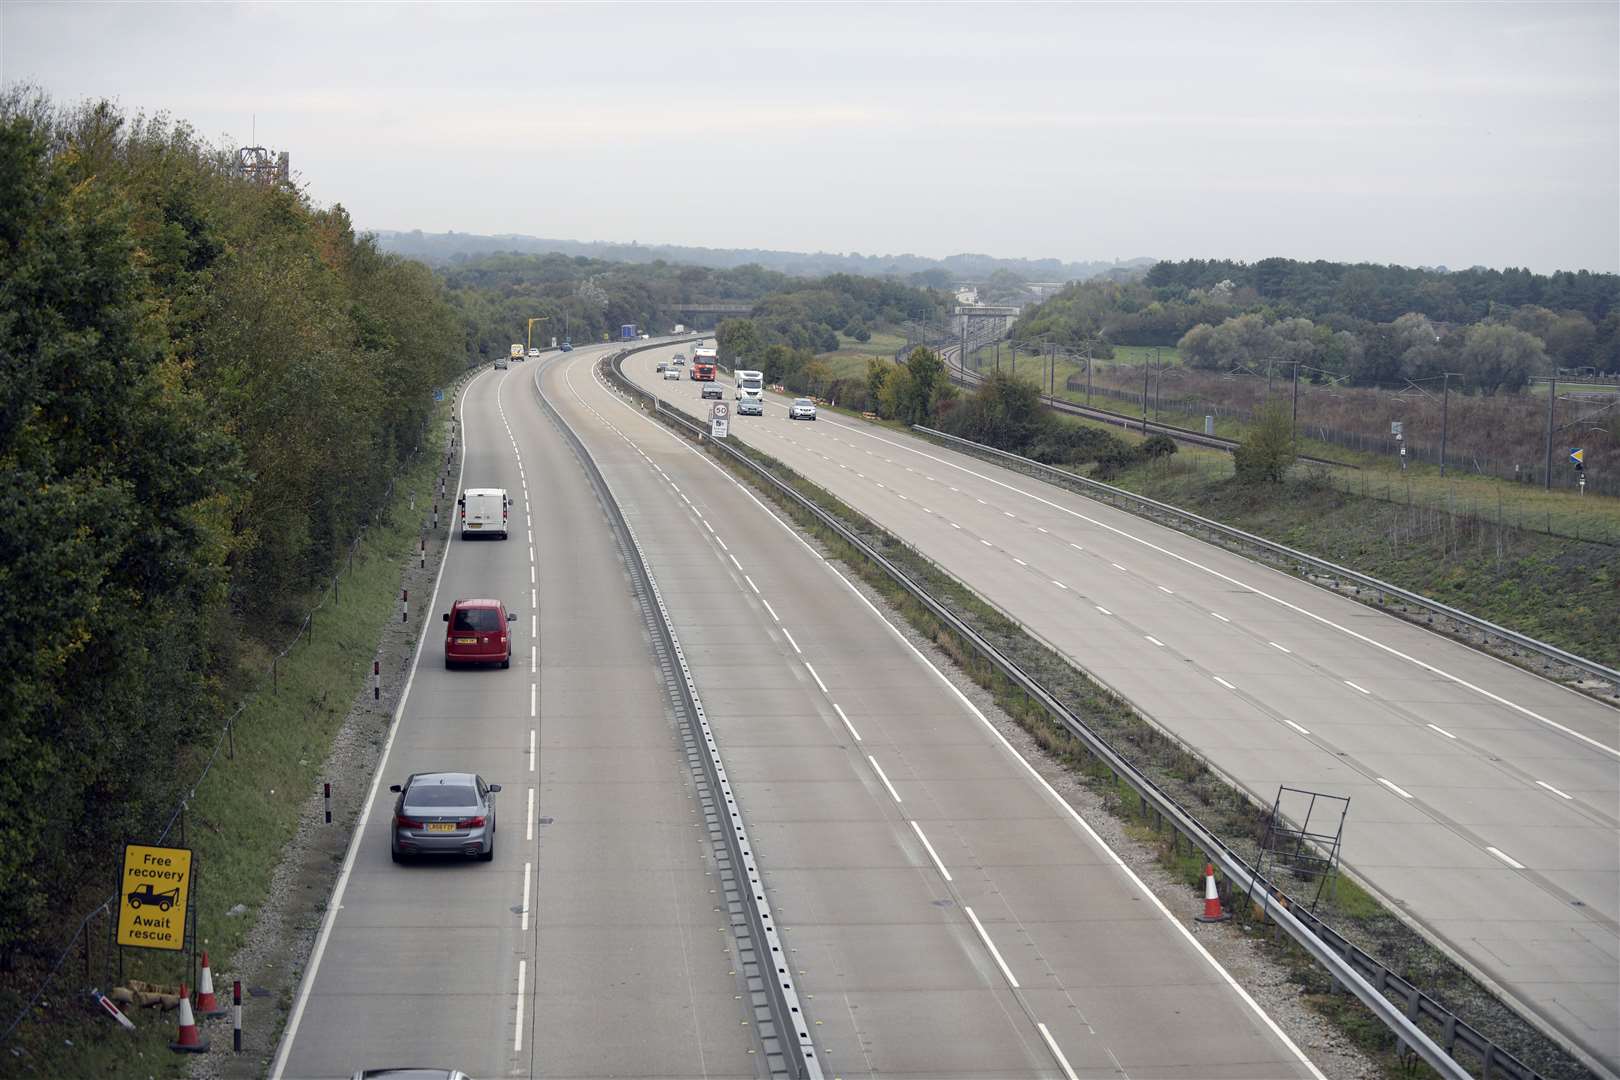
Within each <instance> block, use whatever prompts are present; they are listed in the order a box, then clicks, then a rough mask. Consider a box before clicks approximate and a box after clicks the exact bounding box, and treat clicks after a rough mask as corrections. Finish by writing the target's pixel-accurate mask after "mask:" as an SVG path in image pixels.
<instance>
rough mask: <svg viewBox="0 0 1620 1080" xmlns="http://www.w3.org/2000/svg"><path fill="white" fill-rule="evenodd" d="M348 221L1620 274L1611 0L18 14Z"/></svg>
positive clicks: (297, 8) (139, 102) (724, 240)
mask: <svg viewBox="0 0 1620 1080" xmlns="http://www.w3.org/2000/svg"><path fill="white" fill-rule="evenodd" d="M0 69H3V76H4V79H5V80H6V81H7V82H17V81H27V82H32V83H35V84H37V85H39V86H41V87H43V88H44V89H46V90H47V91H49V92H50V93H51V94H52V96H53V97H56V98H58V99H59V100H63V101H75V100H78V99H80V98H85V97H108V98H113V99H115V100H117V101H119V102H121V103H122V104H123V105H124V106H126V107H128V108H130V109H132V110H137V109H138V110H156V109H166V110H168V111H169V112H171V113H172V114H174V115H175V116H177V117H180V118H184V119H186V120H189V121H190V122H191V123H192V124H193V125H194V126H195V127H196V128H197V129H198V130H199V131H200V132H201V133H202V134H203V135H205V136H207V137H209V138H211V139H215V140H217V141H219V142H221V143H226V144H231V145H238V144H246V143H247V142H248V141H249V136H250V134H251V132H252V125H253V118H254V116H255V115H257V118H258V119H257V123H258V129H257V130H258V141H259V142H260V143H261V144H262V145H265V146H268V147H271V148H273V149H276V150H283V149H284V150H288V151H290V152H291V154H292V164H293V168H294V171H295V173H296V174H298V176H299V177H300V178H301V180H302V181H303V183H304V184H306V185H307V188H308V190H309V192H310V194H311V196H312V197H313V198H314V199H316V200H317V201H319V202H322V203H330V202H341V203H343V204H344V205H345V206H347V207H348V208H349V210H350V212H351V213H352V214H353V216H354V219H355V221H356V223H357V224H358V225H360V226H361V227H364V228H384V229H412V228H419V229H422V230H424V231H429V232H440V231H444V230H447V229H455V230H457V231H460V232H479V233H526V234H530V235H536V236H547V237H562V238H571V239H579V240H615V241H630V240H636V241H640V242H642V243H653V242H660V243H675V244H693V245H701V246H707V247H762V248H782V249H789V250H797V251H816V250H821V251H860V252H863V253H866V254H883V253H898V252H906V251H909V252H915V253H917V254H922V255H931V256H943V255H947V254H951V253H954V252H960V251H974V252H985V253H988V254H992V255H999V256H1008V257H1016V256H1027V257H1056V258H1062V259H1108V258H1129V257H1132V256H1140V255H1147V256H1155V257H1160V258H1184V257H1192V256H1198V257H1228V258H1238V259H1248V260H1252V259H1257V258H1263V257H1266V256H1269V255H1284V256H1290V257H1294V258H1300V259H1318V258H1320V259H1334V260H1368V261H1373V262H1393V263H1402V264H1407V265H1418V264H1424V265H1432V264H1437V263H1443V264H1446V265H1448V266H1451V267H1453V268H1456V267H1464V266H1469V265H1472V264H1475V263H1482V264H1485V265H1488V266H1508V265H1514V266H1530V267H1532V268H1534V269H1537V270H1541V271H1549V270H1553V269H1560V268H1563V269H1577V268H1583V267H1584V268H1590V269H1594V270H1608V271H1613V270H1617V269H1620V4H1617V3H1616V2H1615V0H1603V2H1598V3H1566V4H1558V3H1535V4H1524V5H1520V4H1509V3H1493V4H1439V3H1422V4H1418V3H1409V4H1408V3H1403V4H1368V3H1357V4H1349V5H1335V6H1328V5H1319V4H1276V3H1273V4H1256V5H1236V4H1158V5H1152V4H1128V5H1105V4H1084V5H1081V4H1074V5H1012V4H997V5H985V6H977V5H961V4H953V5H905V6H899V5H895V6H883V5H875V4H860V5H834V4H813V5H798V6H790V5H781V4H728V5H698V4H690V5H687V4H645V5H643V4H635V5H628V4H627V5H618V6H610V5H596V4H593V5H572V6H570V5H562V6H553V5H539V4H532V5H521V4H505V5H489V6H478V5H467V4H455V5H443V6H437V5H426V6H404V5H351V6H341V5H337V4H294V3H286V4H272V5H240V6H235V5H215V4H179V3H174V4H138V3H134V4H131V3H125V4H92V3H85V4H67V3H51V4H39V5H35V4H26V3H15V2H12V0H4V2H3V3H0Z"/></svg>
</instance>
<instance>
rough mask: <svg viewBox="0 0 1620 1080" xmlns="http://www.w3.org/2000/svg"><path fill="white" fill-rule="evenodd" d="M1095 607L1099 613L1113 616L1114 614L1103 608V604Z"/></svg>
mask: <svg viewBox="0 0 1620 1080" xmlns="http://www.w3.org/2000/svg"><path fill="white" fill-rule="evenodd" d="M1093 606H1095V607H1096V609H1097V610H1098V611H1100V612H1102V613H1103V614H1104V615H1112V614H1113V612H1112V611H1109V610H1108V609H1107V608H1105V607H1103V606H1102V605H1101V604H1096V605H1093Z"/></svg>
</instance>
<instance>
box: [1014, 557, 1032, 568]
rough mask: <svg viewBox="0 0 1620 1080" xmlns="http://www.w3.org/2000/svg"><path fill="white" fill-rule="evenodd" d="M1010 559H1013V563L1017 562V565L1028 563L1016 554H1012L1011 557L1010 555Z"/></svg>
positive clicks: (1026, 564)
mask: <svg viewBox="0 0 1620 1080" xmlns="http://www.w3.org/2000/svg"><path fill="white" fill-rule="evenodd" d="M1012 561H1013V562H1015V563H1017V564H1018V565H1019V566H1028V565H1029V563H1027V562H1025V561H1024V560H1023V559H1020V558H1019V557H1018V556H1016V555H1014V556H1013V557H1012Z"/></svg>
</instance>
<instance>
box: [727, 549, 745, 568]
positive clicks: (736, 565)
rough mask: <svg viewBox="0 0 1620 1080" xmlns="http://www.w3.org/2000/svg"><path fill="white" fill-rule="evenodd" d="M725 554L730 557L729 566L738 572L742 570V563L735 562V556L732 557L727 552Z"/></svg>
mask: <svg viewBox="0 0 1620 1080" xmlns="http://www.w3.org/2000/svg"><path fill="white" fill-rule="evenodd" d="M726 554H727V555H730V556H731V565H732V566H735V567H736V568H737V569H738V570H741V569H742V563H740V562H738V561H737V556H735V555H732V554H731V552H729V551H728V552H726Z"/></svg>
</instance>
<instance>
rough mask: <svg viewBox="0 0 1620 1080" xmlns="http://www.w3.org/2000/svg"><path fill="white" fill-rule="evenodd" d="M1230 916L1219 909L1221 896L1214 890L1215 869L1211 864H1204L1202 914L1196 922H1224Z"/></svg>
mask: <svg viewBox="0 0 1620 1080" xmlns="http://www.w3.org/2000/svg"><path fill="white" fill-rule="evenodd" d="M1231 917H1232V916H1230V915H1228V914H1227V913H1226V912H1225V911H1223V910H1222V909H1221V894H1220V892H1218V891H1217V890H1216V888H1215V867H1214V865H1212V864H1211V863H1205V864H1204V913H1203V914H1202V915H1199V916H1198V917H1197V919H1196V920H1195V921H1197V922H1225V921H1226V920H1227V919H1230V918H1231Z"/></svg>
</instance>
